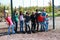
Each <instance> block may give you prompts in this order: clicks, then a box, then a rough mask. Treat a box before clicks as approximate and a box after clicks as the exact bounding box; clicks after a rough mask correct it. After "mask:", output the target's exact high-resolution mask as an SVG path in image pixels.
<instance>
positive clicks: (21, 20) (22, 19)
mask: <svg viewBox="0 0 60 40" xmlns="http://www.w3.org/2000/svg"><path fill="white" fill-rule="evenodd" d="M19 21H20V32H21V33H23V32H24V30H23V21H24V18H23V13H22V11H20V14H19Z"/></svg>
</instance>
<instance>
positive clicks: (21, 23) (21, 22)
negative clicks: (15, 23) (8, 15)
mask: <svg viewBox="0 0 60 40" xmlns="http://www.w3.org/2000/svg"><path fill="white" fill-rule="evenodd" d="M20 32H23V21H20Z"/></svg>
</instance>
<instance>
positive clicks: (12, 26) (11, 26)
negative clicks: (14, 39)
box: [8, 25, 15, 34]
mask: <svg viewBox="0 0 60 40" xmlns="http://www.w3.org/2000/svg"><path fill="white" fill-rule="evenodd" d="M14 27H15V25H10V26H9V27H8V34H10V29H11V28H12V34H14V33H15V31H14Z"/></svg>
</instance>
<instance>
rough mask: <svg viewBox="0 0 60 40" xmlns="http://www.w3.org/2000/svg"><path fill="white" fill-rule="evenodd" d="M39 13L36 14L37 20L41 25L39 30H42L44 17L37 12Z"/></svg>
mask: <svg viewBox="0 0 60 40" xmlns="http://www.w3.org/2000/svg"><path fill="white" fill-rule="evenodd" d="M39 14H40V15H39V16H38V22H39V23H40V25H41V28H40V31H43V30H45V28H44V17H43V16H42V15H41V13H39Z"/></svg>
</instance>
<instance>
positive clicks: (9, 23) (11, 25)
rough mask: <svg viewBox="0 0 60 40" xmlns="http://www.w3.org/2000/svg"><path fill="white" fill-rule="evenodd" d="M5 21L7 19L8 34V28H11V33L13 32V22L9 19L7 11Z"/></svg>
mask: <svg viewBox="0 0 60 40" xmlns="http://www.w3.org/2000/svg"><path fill="white" fill-rule="evenodd" d="M5 19H6V21H7V24H8V26H9V27H8V34H10V29H11V28H12V34H14V33H15V31H14V27H15V26H14V24H13V22H12V19H11V17H10V16H9V14H8V13H7V16H6V18H5Z"/></svg>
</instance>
